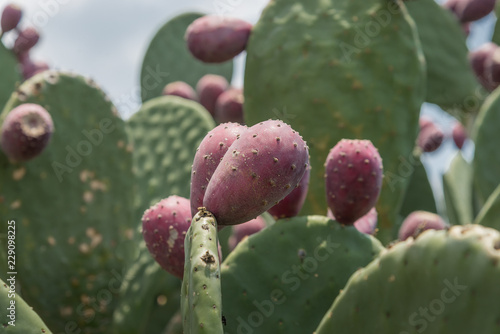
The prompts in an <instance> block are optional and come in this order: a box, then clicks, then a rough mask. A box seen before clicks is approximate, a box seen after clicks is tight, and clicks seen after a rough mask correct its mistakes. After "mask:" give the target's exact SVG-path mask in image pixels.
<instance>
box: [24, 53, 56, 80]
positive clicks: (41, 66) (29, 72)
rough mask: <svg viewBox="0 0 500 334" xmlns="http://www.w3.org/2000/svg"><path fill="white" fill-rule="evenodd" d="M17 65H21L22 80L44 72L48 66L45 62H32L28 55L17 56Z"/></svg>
mask: <svg viewBox="0 0 500 334" xmlns="http://www.w3.org/2000/svg"><path fill="white" fill-rule="evenodd" d="M18 60H19V64H20V65H21V72H22V73H23V78H24V79H25V80H27V79H29V78H31V77H32V76H34V75H35V74H38V73H40V72H43V71H46V70H48V69H49V65H47V63H45V62H39V61H37V62H33V61H32V60H31V58H30V56H29V53H28V52H26V53H23V54H21V55H19V56H18Z"/></svg>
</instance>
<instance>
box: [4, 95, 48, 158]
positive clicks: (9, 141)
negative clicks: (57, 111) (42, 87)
mask: <svg viewBox="0 0 500 334" xmlns="http://www.w3.org/2000/svg"><path fill="white" fill-rule="evenodd" d="M53 132H54V123H53V122H52V117H50V114H49V113H48V112H47V110H45V108H43V107H42V106H40V105H38V104H32V103H25V104H21V105H20V106H18V107H16V108H14V109H12V110H11V111H10V112H9V113H8V114H7V117H5V120H4V122H3V124H2V129H1V138H0V144H1V146H2V150H3V151H4V153H5V154H6V155H7V157H9V159H10V160H12V161H18V162H19V161H27V160H30V159H33V158H34V157H36V156H37V155H39V154H40V153H42V151H43V150H44V149H45V147H46V146H47V145H48V143H49V141H50V138H51V136H52V133H53Z"/></svg>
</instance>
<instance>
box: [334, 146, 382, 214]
mask: <svg viewBox="0 0 500 334" xmlns="http://www.w3.org/2000/svg"><path fill="white" fill-rule="evenodd" d="M325 167H326V176H325V177H326V197H327V203H328V207H329V208H330V209H331V210H332V212H333V214H334V215H335V218H336V220H337V221H338V222H340V223H342V224H354V222H355V221H356V220H358V219H359V218H361V217H363V216H364V215H365V214H367V213H368V211H370V210H371V208H373V206H374V205H375V203H377V200H378V197H379V195H380V189H381V186H382V173H383V169H382V158H381V157H380V154H379V153H378V150H377V149H376V148H375V147H374V146H373V144H372V142H371V141H369V140H351V139H342V140H341V141H339V142H338V143H337V145H335V146H334V147H333V148H332V149H331V150H330V153H329V154H328V156H327V158H326V164H325Z"/></svg>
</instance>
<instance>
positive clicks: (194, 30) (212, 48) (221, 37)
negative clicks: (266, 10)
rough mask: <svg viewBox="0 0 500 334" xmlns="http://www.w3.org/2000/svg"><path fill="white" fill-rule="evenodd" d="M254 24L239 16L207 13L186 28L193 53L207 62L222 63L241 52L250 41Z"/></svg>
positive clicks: (187, 38)
mask: <svg viewBox="0 0 500 334" xmlns="http://www.w3.org/2000/svg"><path fill="white" fill-rule="evenodd" d="M251 30H252V25H251V24H250V23H248V22H245V21H243V20H240V19H237V18H230V17H220V16H216V15H207V16H204V17H201V18H199V19H197V20H195V21H194V22H193V23H191V25H189V27H188V28H187V30H186V36H185V39H186V41H187V45H188V48H189V51H191V54H192V55H193V56H194V57H195V58H197V59H199V60H201V61H203V62H206V63H222V62H225V61H227V60H230V59H233V58H234V57H236V56H237V55H238V54H240V53H241V52H242V51H243V50H245V47H246V45H247V42H248V38H249V36H250V32H251Z"/></svg>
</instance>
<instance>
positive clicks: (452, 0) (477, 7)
mask: <svg viewBox="0 0 500 334" xmlns="http://www.w3.org/2000/svg"><path fill="white" fill-rule="evenodd" d="M443 6H444V7H445V8H448V9H449V10H451V11H452V12H453V13H454V14H455V15H456V17H457V18H458V20H459V21H460V22H462V23H466V22H472V21H477V20H480V19H482V18H483V17H485V16H486V15H488V14H489V13H491V12H492V11H493V10H494V9H495V0H448V1H447V2H446V3H445V4H444V5H443Z"/></svg>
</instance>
